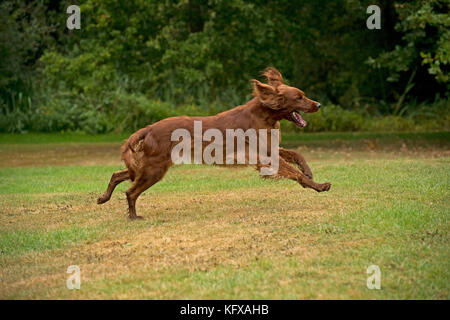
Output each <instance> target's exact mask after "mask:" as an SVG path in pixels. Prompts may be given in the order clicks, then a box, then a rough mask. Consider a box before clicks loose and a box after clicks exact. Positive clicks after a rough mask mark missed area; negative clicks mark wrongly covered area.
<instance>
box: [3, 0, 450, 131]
mask: <svg viewBox="0 0 450 320" xmlns="http://www.w3.org/2000/svg"><path fill="white" fill-rule="evenodd" d="M79 3H80V8H81V29H80V30H73V31H69V30H68V29H67V28H66V19H67V17H68V14H67V13H66V8H67V6H68V5H69V1H51V0H41V1H25V2H24V1H21V0H8V1H4V2H3V3H2V4H0V17H1V18H2V21H7V23H3V24H2V25H1V26H0V28H1V29H0V99H1V100H0V130H1V131H4V132H24V131H60V130H69V131H76V130H82V131H85V132H88V133H101V132H111V131H116V132H129V131H133V130H135V129H137V128H139V127H142V126H145V125H146V124H148V123H151V122H153V121H157V120H159V119H161V118H164V117H167V116H170V115H177V114H200V115H202V114H204V115H206V114H211V113H214V112H217V111H220V110H224V109H228V108H230V107H232V106H235V105H238V104H241V103H243V102H245V101H246V99H248V98H249V97H250V95H249V94H250V92H251V88H250V83H249V80H250V79H251V78H254V77H257V76H258V74H259V72H260V71H261V70H262V69H264V68H265V67H267V66H275V67H276V68H278V69H279V70H280V71H281V72H282V73H283V74H284V76H285V78H286V79H288V80H289V83H290V84H291V85H295V86H297V87H300V88H302V89H303V90H304V91H305V92H306V93H307V95H308V96H310V97H313V98H314V99H317V100H320V101H321V102H322V104H324V105H325V106H327V105H328V106H332V107H330V108H328V110H326V108H324V109H325V110H324V111H323V112H321V113H320V114H318V115H316V118H313V117H310V126H308V127H306V130H309V131H323V130H339V131H353V130H422V129H426V130H433V129H443V128H444V129H448V124H449V120H450V116H449V113H448V111H447V109H448V108H447V104H448V98H449V97H448V89H449V82H450V80H449V77H448V65H449V52H450V48H449V43H450V42H449V23H450V22H449V19H450V18H449V15H448V9H449V2H448V1H447V0H414V1H396V2H392V1H389V0H383V1H378V5H379V6H380V7H381V9H382V14H381V17H382V29H381V30H369V29H367V28H366V19H367V18H368V14H367V13H366V8H367V6H368V5H370V4H373V3H372V1H369V0H363V1H354V0H345V1H341V0H339V1H336V0H328V1H312V0H297V1H288V0H279V1H269V2H266V1H245V0H210V1H199V0H181V1H165V2H161V1H156V0H151V1H149V0H132V1H117V0H85V1H79ZM70 4H71V3H70ZM17 39H19V40H17ZM386 116H388V118H386ZM287 127H290V125H287Z"/></svg>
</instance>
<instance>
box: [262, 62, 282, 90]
mask: <svg viewBox="0 0 450 320" xmlns="http://www.w3.org/2000/svg"><path fill="white" fill-rule="evenodd" d="M262 75H263V76H264V77H266V79H267V83H268V84H270V85H271V86H272V87H275V88H276V87H278V86H279V85H282V84H284V82H283V76H282V75H281V73H280V72H279V71H278V70H277V69H275V68H272V67H269V68H266V69H265V70H264V71H263V72H262Z"/></svg>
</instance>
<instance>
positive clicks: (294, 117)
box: [291, 111, 306, 128]
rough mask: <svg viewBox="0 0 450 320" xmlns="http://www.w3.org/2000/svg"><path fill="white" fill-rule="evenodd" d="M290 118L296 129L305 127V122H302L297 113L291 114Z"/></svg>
mask: <svg viewBox="0 0 450 320" xmlns="http://www.w3.org/2000/svg"><path fill="white" fill-rule="evenodd" d="M291 117H292V120H293V121H294V123H295V124H296V125H297V127H300V128H303V127H306V121H305V120H303V118H302V116H301V115H300V113H298V112H297V111H294V112H291Z"/></svg>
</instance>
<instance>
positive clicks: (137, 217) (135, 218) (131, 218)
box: [128, 216, 144, 220]
mask: <svg viewBox="0 0 450 320" xmlns="http://www.w3.org/2000/svg"><path fill="white" fill-rule="evenodd" d="M128 218H130V220H144V218H143V217H141V216H128Z"/></svg>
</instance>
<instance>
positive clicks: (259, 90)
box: [252, 68, 320, 128]
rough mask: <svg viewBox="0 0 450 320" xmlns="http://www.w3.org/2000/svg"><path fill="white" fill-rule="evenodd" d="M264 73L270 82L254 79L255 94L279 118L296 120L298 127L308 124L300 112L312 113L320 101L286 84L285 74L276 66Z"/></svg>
mask: <svg viewBox="0 0 450 320" xmlns="http://www.w3.org/2000/svg"><path fill="white" fill-rule="evenodd" d="M263 75H264V76H265V77H266V78H267V82H268V84H264V83H261V82H260V81H258V80H252V81H253V95H254V96H255V97H256V98H257V99H259V101H260V102H261V103H262V105H263V106H265V107H267V108H270V109H271V110H273V111H274V115H276V117H277V118H279V119H280V120H281V119H286V120H289V121H292V122H294V123H295V124H296V125H297V126H298V127H300V128H303V127H305V126H306V121H305V120H303V118H302V116H301V114H300V113H299V112H307V113H312V112H316V111H318V110H319V108H320V103H318V102H316V101H314V100H311V99H308V98H307V97H306V96H305V94H304V93H303V91H301V90H299V89H297V88H294V87H290V86H288V85H285V84H284V83H283V76H282V75H281V73H280V72H278V70H276V69H275V68H267V69H266V70H265V71H264V72H263Z"/></svg>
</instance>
